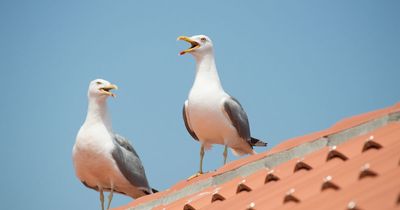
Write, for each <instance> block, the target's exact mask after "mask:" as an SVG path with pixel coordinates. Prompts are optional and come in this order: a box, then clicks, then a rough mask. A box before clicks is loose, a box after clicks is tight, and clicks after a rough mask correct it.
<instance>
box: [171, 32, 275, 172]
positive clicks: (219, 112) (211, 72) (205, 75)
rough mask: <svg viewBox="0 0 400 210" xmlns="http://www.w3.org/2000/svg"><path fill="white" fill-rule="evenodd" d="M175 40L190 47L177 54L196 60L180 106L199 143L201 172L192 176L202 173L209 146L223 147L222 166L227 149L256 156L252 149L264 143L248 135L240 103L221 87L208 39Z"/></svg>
mask: <svg viewBox="0 0 400 210" xmlns="http://www.w3.org/2000/svg"><path fill="white" fill-rule="evenodd" d="M178 40H183V41H186V42H189V43H190V44H191V47H190V48H189V49H186V50H183V51H182V52H180V54H181V55H183V54H185V53H190V54H192V55H193V56H194V58H195V60H196V77H195V79H194V83H193V86H192V89H191V90H190V93H189V97H188V99H187V100H186V101H185V104H184V106H183V119H184V122H185V126H186V129H187V130H188V132H189V134H190V135H191V136H192V137H193V138H194V139H196V140H198V141H200V143H201V149H200V170H199V172H198V173H197V174H195V175H193V176H192V177H195V176H198V175H199V174H202V173H203V169H202V165H203V157H204V149H210V148H211V145H212V144H221V145H225V149H224V153H223V156H224V164H225V163H226V157H227V147H230V148H231V149H232V152H233V153H234V154H235V155H244V154H255V151H254V150H253V146H267V143H265V142H263V141H261V140H258V139H256V138H253V137H251V136H250V126H249V121H248V119H247V115H246V112H245V111H244V110H243V108H242V106H241V105H240V103H239V101H237V100H236V99H235V98H233V97H232V96H230V95H228V94H227V93H226V92H225V91H224V89H223V88H222V85H221V82H220V80H219V77H218V72H217V68H216V65H215V59H214V52H213V43H212V41H211V39H210V38H208V37H207V36H205V35H196V36H192V37H186V36H180V37H178ZM189 179H190V178H189Z"/></svg>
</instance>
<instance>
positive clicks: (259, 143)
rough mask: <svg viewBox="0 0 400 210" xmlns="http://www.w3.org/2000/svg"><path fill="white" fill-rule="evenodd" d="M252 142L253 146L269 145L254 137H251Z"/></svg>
mask: <svg viewBox="0 0 400 210" xmlns="http://www.w3.org/2000/svg"><path fill="white" fill-rule="evenodd" d="M250 144H251V145H252V146H256V147H266V146H267V145H268V143H266V142H263V141H261V140H259V139H256V138H253V137H251V139H250Z"/></svg>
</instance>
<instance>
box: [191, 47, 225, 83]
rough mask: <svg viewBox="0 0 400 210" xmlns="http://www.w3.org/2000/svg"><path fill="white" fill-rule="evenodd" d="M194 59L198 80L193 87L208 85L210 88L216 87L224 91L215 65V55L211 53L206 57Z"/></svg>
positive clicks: (197, 56) (200, 56) (201, 56)
mask: <svg viewBox="0 0 400 210" xmlns="http://www.w3.org/2000/svg"><path fill="white" fill-rule="evenodd" d="M194 57H195V59H196V78H195V80H194V84H193V86H196V85H202V84H204V83H206V84H207V86H208V87H213V86H214V87H216V88H220V89H222V86H221V81H220V80H219V76H218V72H217V67H216V65H215V59H214V53H213V52H210V53H207V54H204V55H195V56H194Z"/></svg>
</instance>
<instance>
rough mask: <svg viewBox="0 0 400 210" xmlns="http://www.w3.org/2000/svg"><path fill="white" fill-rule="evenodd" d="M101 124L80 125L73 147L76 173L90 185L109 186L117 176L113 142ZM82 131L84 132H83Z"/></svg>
mask: <svg viewBox="0 0 400 210" xmlns="http://www.w3.org/2000/svg"><path fill="white" fill-rule="evenodd" d="M101 126H102V125H101V124H95V125H91V127H85V125H83V126H82V128H81V130H80V131H79V133H78V135H77V139H76V143H75V145H74V148H73V161H74V166H75V170H76V175H77V176H78V178H79V179H80V180H81V181H85V182H86V183H87V184H89V185H90V186H103V187H107V186H108V187H109V186H110V185H111V181H112V180H113V179H115V178H114V177H116V176H118V175H117V174H116V172H117V170H116V168H115V164H114V160H113V159H112V150H113V148H114V143H113V141H112V140H111V141H110V139H111V138H112V137H111V136H110V134H109V133H108V132H107V129H104V128H101ZM83 131H84V132H83Z"/></svg>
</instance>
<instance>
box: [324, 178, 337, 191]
mask: <svg viewBox="0 0 400 210" xmlns="http://www.w3.org/2000/svg"><path fill="white" fill-rule="evenodd" d="M332 179H333V178H332V176H326V177H325V178H324V182H323V183H322V186H321V191H324V190H326V189H334V190H339V189H340V187H339V186H338V185H337V184H335V183H334V182H333V181H332Z"/></svg>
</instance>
